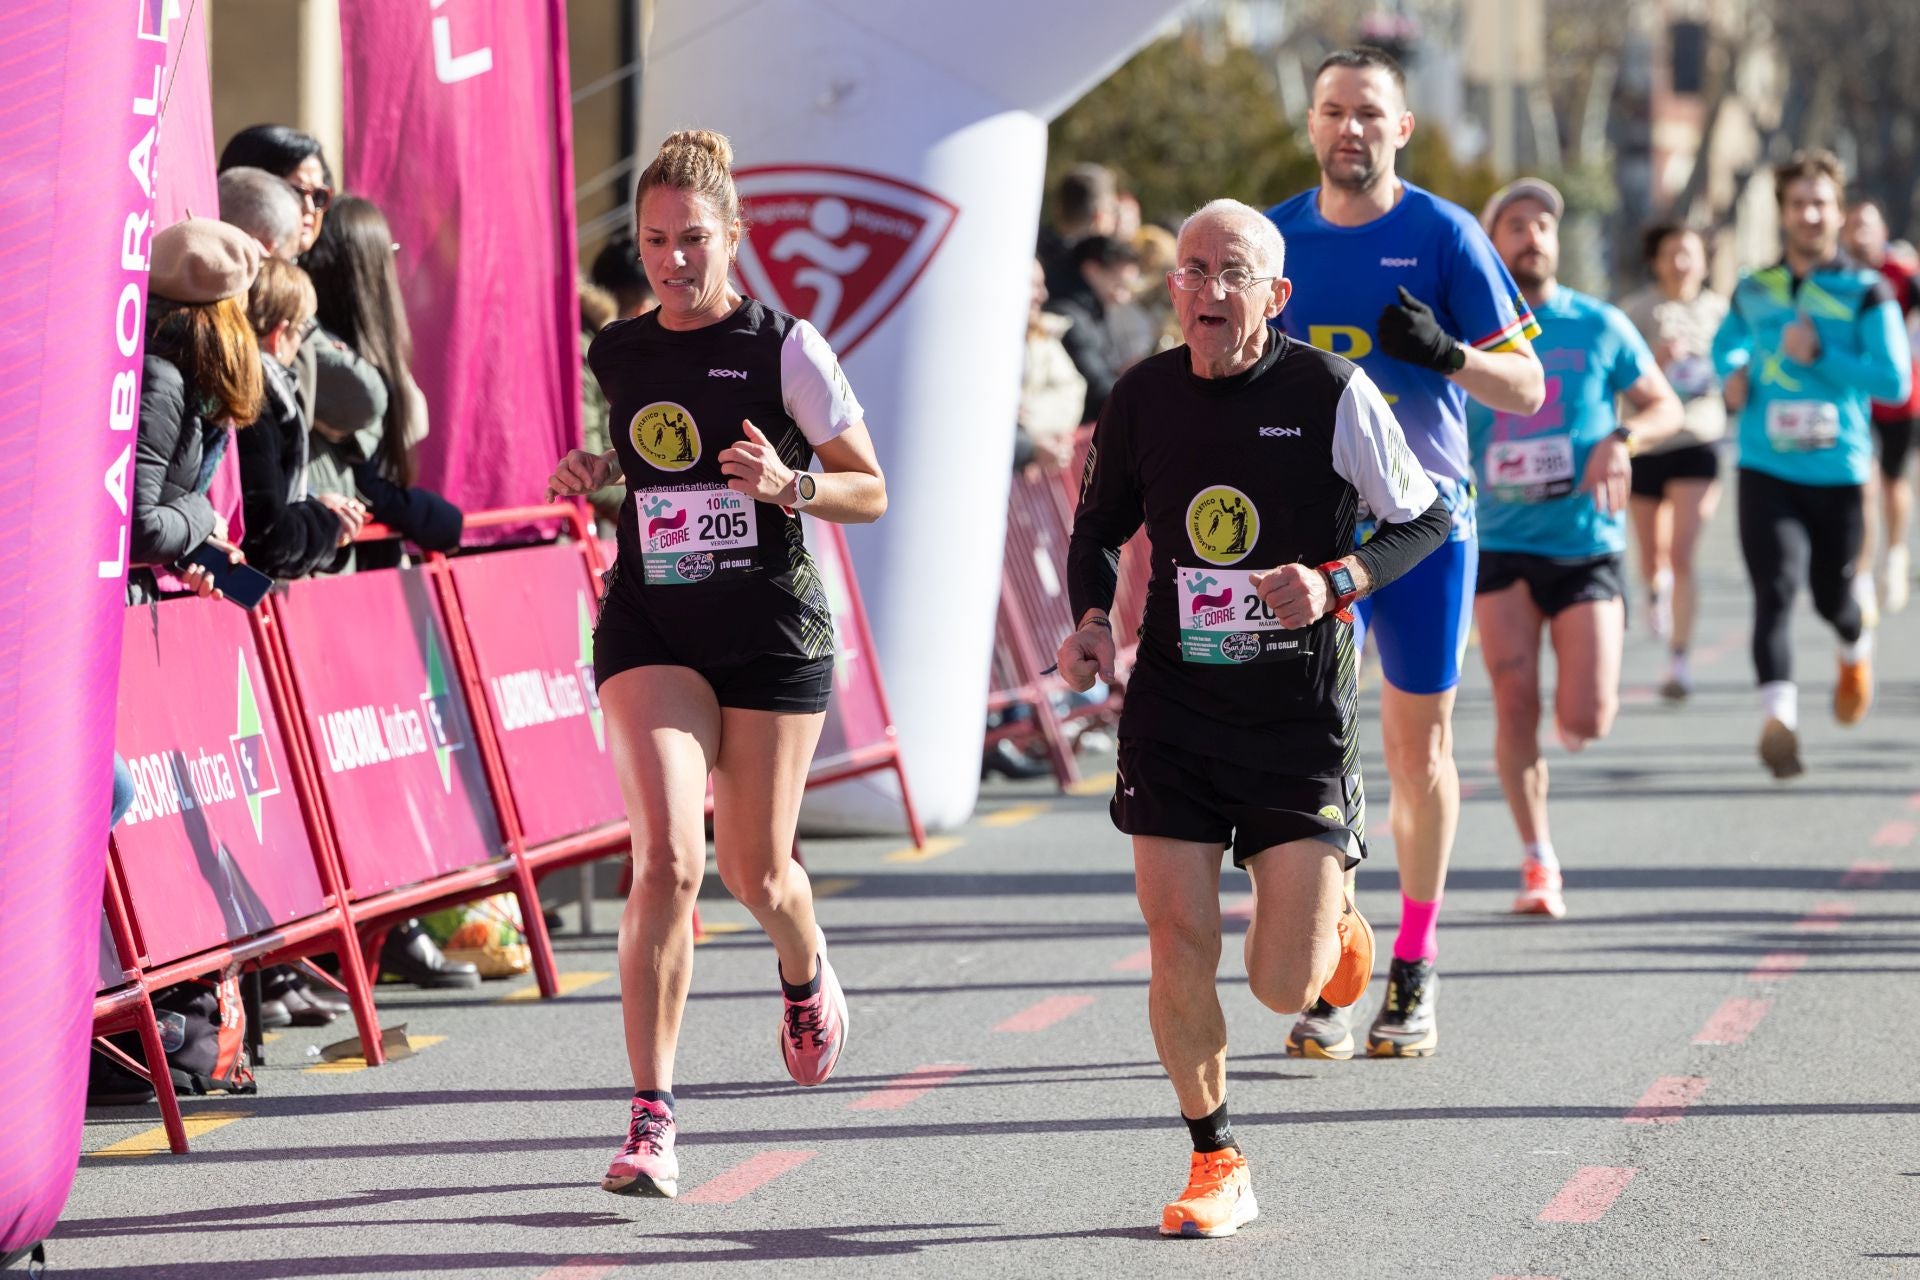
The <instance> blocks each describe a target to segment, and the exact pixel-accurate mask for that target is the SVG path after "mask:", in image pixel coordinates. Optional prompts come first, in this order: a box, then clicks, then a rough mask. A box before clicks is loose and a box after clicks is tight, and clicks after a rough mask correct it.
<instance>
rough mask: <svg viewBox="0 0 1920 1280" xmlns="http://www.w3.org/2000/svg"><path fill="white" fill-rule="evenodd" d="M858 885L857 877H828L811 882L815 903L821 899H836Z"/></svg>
mask: <svg viewBox="0 0 1920 1280" xmlns="http://www.w3.org/2000/svg"><path fill="white" fill-rule="evenodd" d="M859 883H860V878H859V877H858V876H828V877H827V878H826V879H824V880H815V881H814V882H813V896H814V899H815V901H818V900H819V899H821V898H834V897H838V896H839V895H840V894H843V893H845V892H846V891H847V890H849V889H852V888H854V887H856V886H857V885H858V884H859Z"/></svg>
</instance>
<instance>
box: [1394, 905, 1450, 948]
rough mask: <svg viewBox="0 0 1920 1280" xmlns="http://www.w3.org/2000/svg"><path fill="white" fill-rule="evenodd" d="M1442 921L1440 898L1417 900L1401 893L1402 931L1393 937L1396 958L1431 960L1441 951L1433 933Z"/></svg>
mask: <svg viewBox="0 0 1920 1280" xmlns="http://www.w3.org/2000/svg"><path fill="white" fill-rule="evenodd" d="M1439 923H1440V899H1438V898H1435V899H1434V900H1433V901H1432V902H1415V901H1414V900H1413V899H1412V898H1409V897H1408V896H1407V895H1406V894H1404V893H1403V894H1401V895H1400V932H1399V933H1398V934H1396V935H1395V936H1394V939H1393V957H1394V959H1396V960H1431V959H1433V958H1434V957H1435V956H1436V955H1438V954H1439V953H1440V946H1439V943H1438V942H1437V941H1436V940H1435V938H1434V936H1433V934H1434V930H1435V928H1437V927H1438V925H1439Z"/></svg>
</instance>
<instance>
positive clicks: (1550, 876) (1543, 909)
mask: <svg viewBox="0 0 1920 1280" xmlns="http://www.w3.org/2000/svg"><path fill="white" fill-rule="evenodd" d="M1513 914H1515V915H1517V916H1551V917H1553V918H1554V919H1555V920H1558V919H1559V918H1560V917H1562V916H1564V915H1566V914H1567V900H1566V898H1564V897H1563V896H1561V893H1560V873H1559V872H1558V871H1549V870H1547V869H1546V868H1545V867H1543V866H1541V865H1540V864H1539V863H1537V862H1535V861H1534V860H1533V859H1531V858H1529V859H1527V860H1526V861H1525V862H1522V863H1521V864H1520V896H1519V897H1517V898H1515V899H1514V900H1513Z"/></svg>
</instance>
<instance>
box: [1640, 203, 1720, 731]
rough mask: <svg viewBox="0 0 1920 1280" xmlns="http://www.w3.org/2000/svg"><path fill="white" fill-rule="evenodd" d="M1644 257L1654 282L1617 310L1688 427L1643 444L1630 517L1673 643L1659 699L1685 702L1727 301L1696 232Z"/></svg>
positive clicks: (1677, 233)
mask: <svg viewBox="0 0 1920 1280" xmlns="http://www.w3.org/2000/svg"><path fill="white" fill-rule="evenodd" d="M1641 251H1642V253H1643V254H1644V255H1645V257H1646V260H1647V267H1648V269H1649V270H1651V271H1652V272H1653V283H1651V284H1649V285H1647V286H1646V287H1645V288H1644V289H1640V290H1638V291H1636V292H1634V293H1633V294H1631V295H1629V296H1628V297H1627V298H1626V299H1625V300H1624V301H1622V302H1621V303H1620V310H1622V311H1623V312H1625V313H1626V316H1627V318H1628V319H1629V320H1631V321H1633V323H1634V326H1635V327H1636V328H1637V329H1639V331H1640V336H1641V337H1643V338H1644V339H1646V342H1647V345H1648V346H1649V347H1651V348H1652V349H1653V358H1654V359H1655V360H1656V361H1658V362H1659V365H1660V372H1661V373H1662V374H1663V375H1665V377H1666V380H1667V382H1668V383H1669V384H1670V385H1671V386H1672V387H1673V390H1674V393H1675V394H1676V395H1678V396H1679V397H1680V403H1681V404H1682V405H1683V406H1684V407H1685V410H1686V421H1685V422H1684V423H1683V424H1682V425H1681V428H1680V430H1678V431H1676V432H1674V433H1673V434H1672V435H1670V436H1668V437H1667V438H1666V439H1664V440H1659V441H1645V440H1642V441H1637V442H1636V444H1635V448H1634V454H1633V497H1632V498H1631V499H1629V503H1628V510H1629V512H1630V513H1631V515H1632V517H1633V536H1634V542H1635V544H1636V545H1637V546H1638V549H1639V552H1640V580H1641V582H1642V583H1643V584H1644V585H1645V587H1646V592H1647V623H1648V627H1649V629H1650V630H1651V631H1652V632H1653V634H1654V635H1655V636H1656V637H1659V638H1660V639H1663V640H1665V641H1666V642H1667V675H1666V679H1665V680H1664V681H1663V682H1662V683H1661V685H1660V696H1661V697H1663V698H1666V699H1667V700H1668V701H1670V702H1681V701H1684V700H1685V699H1686V698H1687V697H1688V696H1690V695H1691V694H1692V693H1693V671H1692V669H1691V668H1690V667H1689V666H1688V662H1687V654H1688V650H1689V649H1690V648H1691V647H1692V644H1693V625H1694V619H1695V618H1696V617H1697V616H1698V613H1699V602H1700V585H1699V578H1698V575H1697V574H1696V572H1695V569H1694V554H1695V552H1696V550H1697V549H1698V547H1699V545H1700V535H1701V534H1702V533H1703V532H1705V530H1706V527H1707V521H1709V520H1711V519H1713V513H1714V512H1715V510H1717V509H1718V507H1719V505H1720V479H1719V476H1720V456H1719V452H1718V445H1719V442H1720V440H1721V439H1722V438H1723V437H1724V436H1725V435H1726V434H1727V407H1726V405H1725V403H1724V402H1722V400H1721V399H1720V379H1719V377H1718V376H1717V375H1715V373H1714V371H1713V335H1714V333H1715V332H1716V331H1717V330H1718V329H1719V328H1720V322H1721V321H1722V320H1723V319H1725V318H1726V314H1727V300H1726V299H1725V298H1722V297H1721V296H1720V295H1719V294H1717V293H1713V292H1711V291H1709V290H1707V289H1705V288H1703V287H1702V285H1703V284H1704V282H1705V280H1706V278H1707V247H1706V242H1705V240H1703V239H1702V237H1701V235H1700V233H1699V232H1698V231H1695V230H1694V229H1693V228H1692V227H1689V226H1687V225H1686V224H1684V223H1680V222H1657V223H1655V224H1654V225H1652V226H1650V227H1648V228H1647V230H1646V232H1645V234H1644V235H1643V236H1642V237H1641Z"/></svg>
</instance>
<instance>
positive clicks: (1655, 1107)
mask: <svg viewBox="0 0 1920 1280" xmlns="http://www.w3.org/2000/svg"><path fill="white" fill-rule="evenodd" d="M1706 1091H1707V1078H1706V1077H1705V1076H1661V1077H1660V1078H1659V1079H1658V1080H1655V1081H1654V1082H1653V1083H1652V1084H1651V1085H1650V1086H1648V1088H1647V1091H1646V1092H1645V1093H1643V1094H1641V1095H1640V1101H1638V1102H1636V1103H1634V1104H1633V1109H1632V1110H1631V1111H1629V1112H1627V1114H1626V1115H1624V1116H1622V1117H1621V1119H1622V1120H1623V1121H1624V1122H1626V1123H1627V1124H1679V1123H1680V1116H1681V1114H1682V1113H1683V1112H1685V1111H1686V1109H1687V1108H1688V1107H1690V1106H1692V1105H1693V1104H1694V1103H1696V1102H1698V1101H1700V1095H1701V1094H1703V1093H1705V1092H1706Z"/></svg>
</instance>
